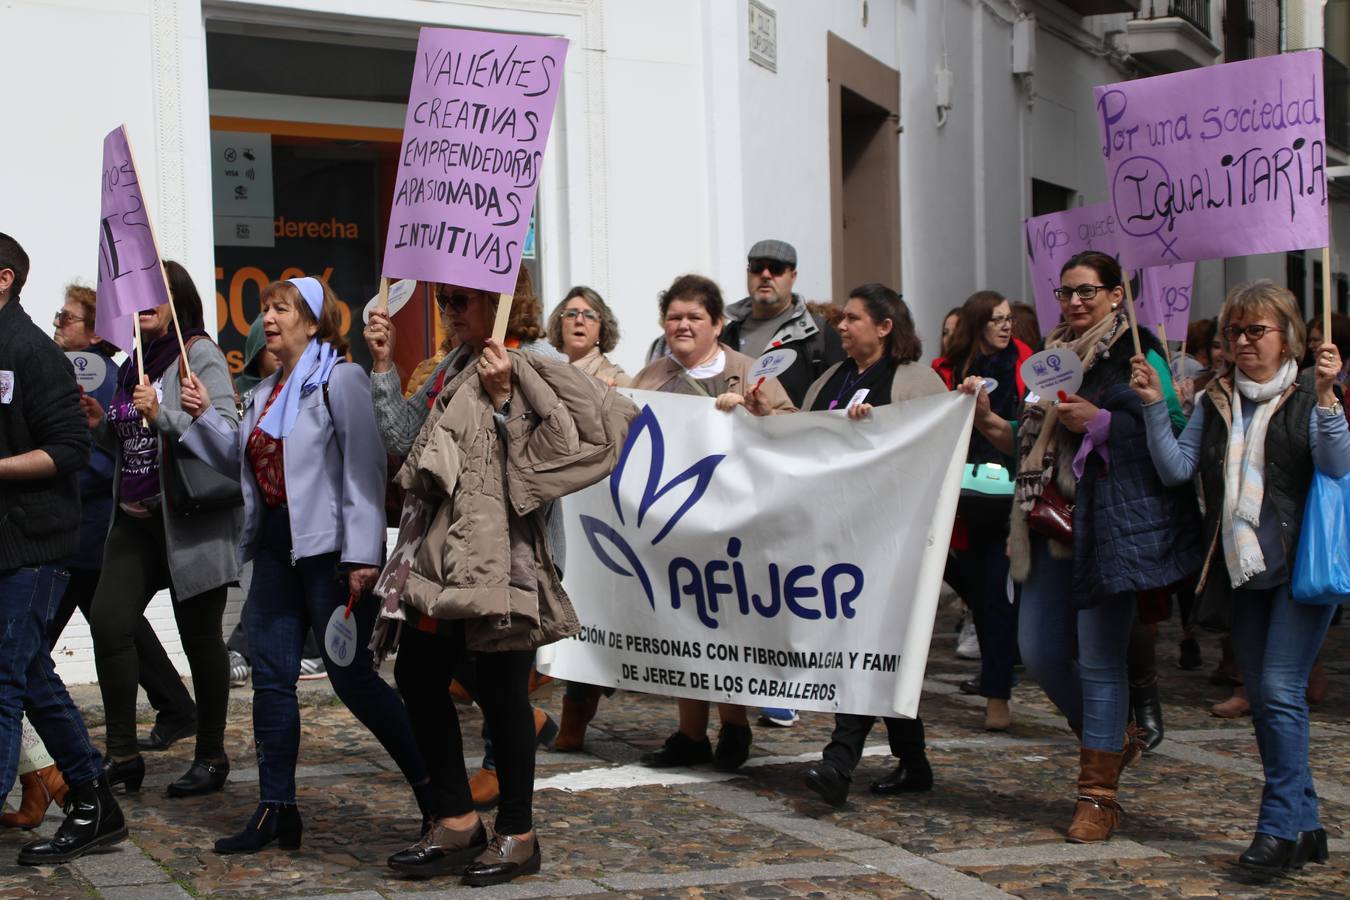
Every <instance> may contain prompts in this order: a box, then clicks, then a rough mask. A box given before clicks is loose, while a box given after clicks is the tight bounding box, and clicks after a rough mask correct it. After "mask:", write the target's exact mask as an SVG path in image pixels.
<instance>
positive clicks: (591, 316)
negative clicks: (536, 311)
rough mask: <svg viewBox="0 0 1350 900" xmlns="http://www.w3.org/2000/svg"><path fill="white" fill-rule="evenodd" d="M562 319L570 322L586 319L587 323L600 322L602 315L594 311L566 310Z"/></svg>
mask: <svg viewBox="0 0 1350 900" xmlns="http://www.w3.org/2000/svg"><path fill="white" fill-rule="evenodd" d="M562 317H563V318H564V319H566V320H567V321H569V322H570V321H572V320H573V319H577V318H582V319H585V320H586V321H587V322H599V321H600V314H599V313H598V312H596V311H595V310H593V309H564V310H563V311H562Z"/></svg>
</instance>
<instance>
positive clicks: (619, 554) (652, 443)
mask: <svg viewBox="0 0 1350 900" xmlns="http://www.w3.org/2000/svg"><path fill="white" fill-rule="evenodd" d="M642 440H646V441H647V442H648V444H649V447H650V451H651V453H650V456H651V462H650V463H649V465H648V468H647V477H646V483H645V484H644V485H643V488H642V498H641V500H640V501H639V502H638V507H637V515H636V518H635V521H634V523H633V527H634V528H637V529H639V530H641V529H642V527H643V524H644V522H646V520H647V513H648V512H649V511H651V508H652V506H653V505H654V504H655V503H656V502H657V501H658V500H661V499H662V498H664V497H666V496H667V495H669V496H671V498H672V500H671V502H675V501H677V500H679V499H680V497H681V495H683V498H684V499H683V502H681V503H680V505H679V506H678V507H677V508H676V510H675V512H674V513H672V514H671V516H670V518H668V519H667V520H666V521H665V523H664V524H661V525H660V528H659V529H657V531H656V534H655V536H653V537H652V539H651V540H650V542H649V544H650V546H653V547H654V546H656V545H657V544H659V543H661V541H663V540H665V538H666V535H668V534H670V531H671V529H672V528H674V527H675V526H676V525H677V524H678V523H679V521H680V519H682V518H684V514H685V513H687V512H689V510H691V509H693V507H694V505H695V504H696V503H698V501H699V500H701V499H702V498H703V494H704V492H705V491H707V490H708V484H709V483H710V482H711V481H712V477H713V472H714V471H715V470H716V469H717V466H718V464H719V463H721V462H722V460H724V459H726V454H724V453H716V454H713V455H712V456H705V457H704V458H703V459H700V460H698V461H697V462H695V463H694V464H693V465H692V466H690V467H689V468H687V469H685V470H684V471H683V472H681V473H680V474H678V475H676V476H675V477H673V478H671V479H670V480H669V481H667V482H666V483H665V484H661V474H662V471H663V470H664V468H665V457H666V441H665V436H664V435H663V434H662V433H661V423H660V422H658V421H657V420H656V414H655V413H654V412H652V408H651V407H650V406H647V407H644V408H643V410H642V412H641V413H639V414H638V417H637V418H636V419H635V420H634V421H633V425H632V427H631V428H630V429H629V431H628V441H627V443H625V445H624V448H623V454H622V455H621V456H620V457H619V464H618V465H617V466H615V467H614V472H613V473H612V474H611V475H610V477H609V494H610V497H611V499H613V501H614V512H615V514H616V515H617V516H618V519H619V524H620V525H628V518H627V517H626V516H625V515H624V507H623V503H622V501H621V500H620V498H619V493H620V492H619V487H620V485H621V484H623V479H624V475H625V473H627V472H628V462H629V459H630V458H631V457H632V455H633V448H634V447H636V446H637V445H638V442H639V441H642ZM641 474H642V473H641V471H640V470H638V469H634V474H631V475H629V476H628V477H629V479H630V480H632V479H633V478H641ZM629 512H630V513H631V512H632V510H629ZM653 522H654V524H660V523H659V522H656V521H655V518H654V519H653ZM581 527H582V530H583V531H585V533H586V540H587V541H588V542H589V543H590V545H591V550H593V551H594V552H595V556H596V558H597V559H598V560H600V562H601V564H602V565H604V566H605V568H607V569H609V570H610V571H611V572H614V573H616V574H618V575H623V576H625V577H630V578H637V580H638V582H639V583H640V584H641V585H642V590H643V591H644V592H645V593H646V594H647V602H648V603H649V604H651V607H652V609H656V594H655V592H654V591H653V590H652V582H651V578H649V577H648V575H647V570H646V568H645V567H644V566H643V565H642V562H641V560H639V559H638V556H637V553H635V552H634V551H633V548H632V546H631V545H630V544H629V543H628V541H627V539H626V538H624V537H623V535H621V534H620V533H619V532H618V530H616V529H615V528H613V527H612V526H610V525H609V524H608V523H607V522H604V521H602V520H600V519H597V518H595V517H594V516H581Z"/></svg>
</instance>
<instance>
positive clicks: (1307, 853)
mask: <svg viewBox="0 0 1350 900" xmlns="http://www.w3.org/2000/svg"><path fill="white" fill-rule="evenodd" d="M1329 859H1331V853H1330V852H1329V851H1328V850H1327V832H1326V829H1325V828H1318V829H1317V830H1316V831H1300V832H1299V833H1298V837H1297V838H1295V839H1294V858H1293V860H1292V861H1291V862H1290V864H1289V867H1290V868H1291V869H1301V868H1303V866H1304V864H1305V863H1310V862H1315V863H1322V864H1324V865H1325V864H1326V862H1327V860H1329Z"/></svg>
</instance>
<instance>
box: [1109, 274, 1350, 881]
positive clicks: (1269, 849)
mask: <svg viewBox="0 0 1350 900" xmlns="http://www.w3.org/2000/svg"><path fill="white" fill-rule="evenodd" d="M1219 330H1220V334H1221V335H1222V336H1223V341H1224V347H1225V349H1226V350H1227V351H1228V353H1229V355H1230V357H1231V358H1232V360H1233V363H1234V368H1233V371H1232V372H1231V373H1230V374H1227V375H1224V376H1223V377H1221V378H1216V379H1214V381H1212V382H1210V384H1209V386H1208V387H1207V388H1206V389H1205V392H1204V394H1203V396H1202V397H1201V398H1200V399H1199V400H1198V402H1197V403H1196V406H1195V413H1194V415H1193V416H1192V417H1191V420H1190V422H1189V423H1188V424H1187V426H1186V429H1185V431H1183V432H1182V433H1181V435H1180V437H1176V436H1174V434H1173V431H1172V428H1171V424H1170V423H1169V421H1168V417H1167V409H1166V407H1165V406H1164V404H1163V403H1162V402H1160V401H1161V395H1160V392H1159V389H1158V380H1157V376H1156V373H1154V372H1153V371H1152V370H1151V367H1150V366H1149V365H1148V364H1147V363H1146V362H1145V361H1144V359H1143V357H1138V356H1136V357H1135V358H1134V360H1133V361H1132V362H1133V371H1132V374H1131V386H1132V387H1133V388H1134V390H1135V392H1136V393H1138V394H1139V397H1140V399H1141V400H1142V401H1143V403H1144V413H1145V421H1146V425H1147V428H1148V440H1149V452H1150V455H1152V457H1153V462H1154V465H1155V467H1156V468H1157V470H1158V474H1159V476H1160V477H1161V478H1162V480H1163V481H1164V482H1166V483H1168V484H1184V483H1186V482H1187V481H1189V480H1190V479H1191V478H1192V476H1194V475H1196V474H1197V473H1198V474H1199V476H1200V482H1201V487H1202V489H1203V490H1202V497H1203V500H1204V502H1205V504H1206V510H1205V528H1204V538H1205V545H1206V547H1208V551H1207V555H1206V561H1205V567H1204V568H1203V569H1202V570H1201V575H1200V585H1199V586H1198V587H1197V589H1196V590H1197V595H1198V608H1197V611H1196V617H1197V620H1198V621H1200V622H1201V623H1202V624H1207V625H1211V626H1216V627H1221V628H1227V629H1230V630H1231V631H1232V636H1233V646H1234V649H1235V650H1236V652H1237V659H1238V664H1239V665H1240V666H1241V668H1242V674H1243V678H1244V679H1245V681H1246V685H1247V693H1248V696H1249V698H1250V700H1251V705H1252V722H1253V725H1254V726H1255V728H1256V737H1257V745H1258V746H1259V747H1260V749H1261V763H1262V765H1263V766H1264V768H1265V776H1266V784H1265V789H1264V790H1263V791H1262V795H1261V812H1260V816H1259V817H1258V819H1257V823H1256V836H1255V838H1254V839H1253V841H1252V843H1251V846H1250V847H1249V848H1248V849H1247V850H1246V852H1244V853H1243V854H1242V856H1241V857H1240V858H1239V860H1238V864H1239V865H1240V866H1242V867H1243V868H1246V869H1249V870H1252V871H1255V872H1259V873H1263V874H1278V873H1280V872H1283V871H1285V870H1289V869H1298V868H1302V866H1303V865H1304V864H1305V863H1307V862H1309V861H1312V862H1326V860H1327V837H1326V832H1325V831H1324V830H1323V829H1322V827H1321V825H1320V824H1319V822H1318V814H1317V794H1316V792H1315V791H1314V790H1313V782H1312V772H1311V770H1310V769H1309V768H1308V704H1307V700H1306V698H1305V695H1304V692H1305V690H1306V688H1307V684H1308V673H1309V671H1310V670H1311V668H1312V664H1313V661H1314V660H1315V659H1316V657H1317V652H1318V649H1319V648H1320V647H1321V646H1322V639H1323V638H1324V637H1325V636H1326V633H1327V627H1328V625H1329V624H1330V622H1331V617H1332V614H1333V613H1334V611H1335V607H1334V606H1321V605H1308V604H1303V603H1298V602H1295V600H1294V599H1293V597H1292V596H1291V594H1290V580H1291V577H1292V572H1293V567H1294V559H1295V554H1296V552H1297V548H1298V539H1299V531H1300V527H1301V526H1302V524H1303V510H1304V504H1305V502H1306V500H1307V496H1308V490H1309V488H1310V487H1311V485H1312V479H1313V470H1314V469H1316V470H1317V471H1319V472H1321V473H1323V474H1324V475H1327V476H1330V477H1332V478H1339V477H1340V476H1342V475H1344V474H1345V473H1346V472H1347V471H1350V434H1348V433H1347V430H1346V420H1345V415H1344V412H1343V409H1342V406H1341V400H1340V398H1339V397H1338V396H1337V394H1336V390H1335V385H1336V376H1337V375H1338V374H1339V373H1340V370H1341V359H1340V354H1339V353H1338V352H1337V350H1336V347H1335V345H1334V344H1330V343H1328V344H1323V345H1322V347H1321V349H1320V350H1319V351H1318V354H1317V358H1316V365H1315V368H1313V369H1311V370H1307V371H1304V372H1302V373H1300V372H1299V371H1298V364H1297V362H1296V360H1298V359H1300V358H1301V357H1302V355H1303V347H1304V342H1305V335H1306V333H1305V328H1304V325H1303V322H1302V321H1301V319H1300V317H1299V313H1298V309H1297V307H1296V306H1295V301H1294V297H1293V295H1292V294H1290V293H1289V291H1287V290H1286V289H1284V288H1282V287H1279V286H1277V285H1275V284H1274V283H1272V282H1270V281H1264V280H1263V281H1257V282H1254V283H1252V284H1247V285H1241V286H1239V287H1237V288H1234V289H1233V290H1232V291H1231V292H1230V293H1229V295H1228V299H1227V300H1226V302H1225V303H1224V307H1223V310H1222V312H1220V314H1219ZM1220 554H1222V555H1220Z"/></svg>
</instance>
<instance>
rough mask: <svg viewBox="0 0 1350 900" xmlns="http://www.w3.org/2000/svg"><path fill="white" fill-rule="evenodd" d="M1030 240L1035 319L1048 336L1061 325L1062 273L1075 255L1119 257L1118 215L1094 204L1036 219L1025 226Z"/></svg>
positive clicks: (1102, 204)
mask: <svg viewBox="0 0 1350 900" xmlns="http://www.w3.org/2000/svg"><path fill="white" fill-rule="evenodd" d="M1022 229H1023V231H1024V232H1025V234H1026V241H1027V264H1028V265H1029V266H1030V267H1031V290H1032V294H1033V295H1034V297H1035V301H1036V318H1038V319H1039V320H1040V326H1041V334H1049V333H1050V332H1051V331H1054V329H1055V326H1056V325H1058V324H1059V317H1060V309H1059V301H1058V300H1056V299H1055V288H1057V287H1059V270H1060V268H1061V267H1062V266H1063V265H1064V263H1065V262H1067V261H1068V260H1069V258H1070V257H1071V256H1073V255H1074V254H1075V253H1082V252H1083V251H1084V250H1100V251H1101V252H1102V253H1107V254H1109V255H1111V256H1115V255H1116V236H1117V234H1118V233H1119V231H1120V229H1119V227H1118V226H1117V225H1116V217H1115V213H1114V212H1112V211H1111V206H1110V204H1107V203H1093V204H1091V205H1089V206H1079V207H1075V208H1074V209H1066V210H1064V211H1063V212H1056V213H1048V214H1046V215H1044V216H1036V217H1035V218H1031V219H1027V220H1026V221H1024V222H1023V223H1022Z"/></svg>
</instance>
